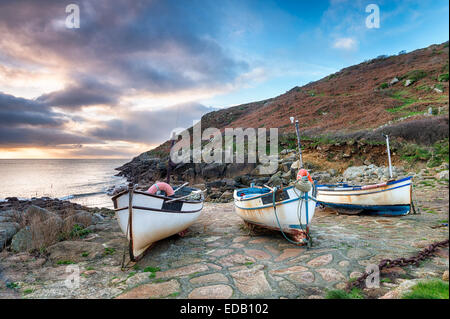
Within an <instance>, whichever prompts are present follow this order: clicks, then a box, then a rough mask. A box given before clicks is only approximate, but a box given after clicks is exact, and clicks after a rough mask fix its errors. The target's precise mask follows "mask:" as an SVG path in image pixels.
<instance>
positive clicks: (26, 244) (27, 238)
mask: <svg viewBox="0 0 450 319" xmlns="http://www.w3.org/2000/svg"><path fill="white" fill-rule="evenodd" d="M32 248H33V234H32V232H31V229H30V227H29V226H27V227H25V228H22V229H21V230H20V231H19V232H17V234H15V235H14V237H13V238H12V241H11V249H12V250H13V251H14V252H23V251H28V250H30V249H32Z"/></svg>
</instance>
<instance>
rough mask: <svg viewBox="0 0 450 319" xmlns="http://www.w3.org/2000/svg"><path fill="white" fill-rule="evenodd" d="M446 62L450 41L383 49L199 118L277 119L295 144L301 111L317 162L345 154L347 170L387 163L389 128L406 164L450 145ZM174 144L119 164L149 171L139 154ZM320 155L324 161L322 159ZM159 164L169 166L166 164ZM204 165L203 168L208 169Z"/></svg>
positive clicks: (287, 142) (215, 122) (309, 151)
mask: <svg viewBox="0 0 450 319" xmlns="http://www.w3.org/2000/svg"><path fill="white" fill-rule="evenodd" d="M448 62H449V46H448V41H447V42H445V43H442V44H438V45H431V46H429V47H427V48H423V49H418V50H415V51H412V52H409V53H400V54H398V55H393V56H379V57H376V58H374V59H371V60H368V61H364V62H362V63H360V64H357V65H353V66H350V67H347V68H344V69H342V70H340V71H339V72H336V73H334V74H330V75H328V76H326V77H324V78H322V79H320V80H318V81H315V82H311V83H308V84H306V85H304V86H301V87H300V86H297V87H294V88H291V89H290V90H288V91H287V92H286V93H284V94H281V95H279V96H277V97H274V98H271V99H267V100H263V101H257V102H253V103H247V104H242V105H237V106H233V107H229V108H224V109H219V110H217V111H214V112H210V113H208V114H205V115H204V116H203V117H202V119H201V126H202V129H206V128H208V127H215V128H218V129H220V130H221V131H223V130H224V129H225V128H226V127H232V128H238V127H241V128H248V127H251V128H260V127H265V128H271V127H277V128H278V129H279V132H280V133H281V136H280V139H279V140H280V147H281V149H283V148H295V145H296V141H295V135H294V127H293V126H292V125H291V124H290V121H289V117H290V116H295V117H296V118H298V119H299V120H300V127H301V135H302V139H304V147H305V156H306V157H309V158H311V159H313V158H314V159H316V162H317V164H318V165H319V166H322V167H325V166H331V167H332V166H333V165H335V166H336V165H338V166H339V165H340V164H339V162H340V161H341V162H342V161H343V162H345V165H340V166H339V168H340V170H342V168H345V167H348V166H349V165H350V166H351V165H357V164H362V163H363V162H371V163H375V164H381V163H384V161H385V159H384V156H385V154H384V152H385V146H384V145H383V142H384V140H383V137H382V133H384V134H389V135H390V136H391V139H392V148H393V150H394V155H393V160H394V162H398V163H400V162H401V163H402V164H403V162H405V161H406V160H410V159H411V158H412V159H413V161H416V160H418V161H423V162H427V161H429V160H430V159H431V158H432V157H433V158H434V155H433V154H434V153H436V152H441V153H442V149H448V109H449V96H448V92H449V82H448V77H449V75H448V74H449V64H448ZM190 130H192V128H190ZM337 140H340V141H344V143H336V141H337ZM355 141H357V142H358V143H354V142H355ZM436 143H437V144H436ZM319 144H320V145H322V148H321V146H320V145H319ZM169 145H170V144H169V142H165V143H163V144H161V145H160V146H158V147H157V148H155V149H153V150H150V151H148V152H145V153H143V154H141V155H139V156H137V157H136V158H134V159H133V161H132V162H130V163H129V164H126V165H124V166H123V167H121V168H119V169H118V170H119V171H121V172H122V175H125V176H128V177H132V176H135V175H136V174H135V173H133V172H132V171H131V170H130V167H133V170H137V171H138V172H139V174H141V175H142V174H145V172H146V170H147V168H145V167H144V166H145V165H144V166H142V165H141V166H140V162H141V160H142V159H145V158H155V157H158V158H161V159H164V158H166V157H167V155H168V150H169ZM323 145H326V146H325V147H323ZM436 145H438V146H436ZM436 147H438V148H439V150H438V151H436ZM330 149H332V151H327V150H330ZM396 150H397V152H395V151H396ZM330 154H331V155H333V156H331V155H330ZM337 154H341V155H348V154H350V155H349V156H340V155H337ZM424 154H425V155H424ZM321 158H322V162H323V163H320V160H318V159H321ZM447 158H448V156H447ZM447 162H448V159H447ZM341 164H342V163H341ZM160 166H161V167H160V168H161V169H160V170H161V172H162V171H164V169H163V167H162V166H164V165H162V164H161V165H160ZM192 169H193V168H192ZM193 170H194V171H195V169H193ZM198 171H199V172H198V173H199V175H202V173H201V172H202V170H201V169H200V170H198ZM238 171H239V169H236V173H248V172H246V171H245V169H244V171H243V172H238ZM182 172H183V174H184V173H185V171H184V170H183V171H182ZM150 175H151V174H150ZM191 175H193V176H195V175H196V174H195V173H194V174H191ZM228 175H229V176H228V177H233V175H234V174H231V173H230V174H228ZM157 177H161V176H159V175H157ZM149 179H151V177H149Z"/></svg>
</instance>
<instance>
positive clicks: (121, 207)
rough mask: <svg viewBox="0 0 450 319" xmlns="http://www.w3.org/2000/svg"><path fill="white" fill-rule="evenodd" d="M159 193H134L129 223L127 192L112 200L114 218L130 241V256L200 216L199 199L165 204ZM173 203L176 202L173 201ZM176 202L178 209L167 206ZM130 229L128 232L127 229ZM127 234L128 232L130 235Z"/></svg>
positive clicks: (179, 230)
mask: <svg viewBox="0 0 450 319" xmlns="http://www.w3.org/2000/svg"><path fill="white" fill-rule="evenodd" d="M170 199H171V198H167V197H166V198H165V197H163V196H156V195H154V196H151V195H148V194H145V193H142V192H134V193H133V196H132V205H131V206H132V207H131V214H132V218H131V223H130V224H129V216H130V214H129V212H130V209H129V193H128V191H127V192H124V193H122V194H120V195H119V196H117V197H116V198H115V199H114V207H115V211H116V217H117V220H118V223H119V226H120V229H121V230H122V232H123V233H124V234H125V235H127V238H128V240H131V250H132V251H131V252H132V256H134V257H137V256H139V255H141V254H142V253H143V252H144V251H145V250H146V249H147V248H148V247H149V246H151V245H152V244H153V243H154V242H156V241H158V240H161V239H164V238H167V237H169V236H172V235H174V234H177V233H179V232H181V231H183V230H185V229H186V228H188V227H189V226H191V225H192V224H193V223H194V222H195V221H196V220H197V219H198V217H199V216H200V213H201V209H202V208H203V202H202V201H198V202H181V203H178V204H171V205H170V204H169V203H167V201H168V200H170ZM175 203H176V202H175ZM175 205H177V207H176V208H179V211H175V210H172V209H170V208H171V206H172V208H173V206H175ZM130 230H131V231H130ZM130 233H131V235H130Z"/></svg>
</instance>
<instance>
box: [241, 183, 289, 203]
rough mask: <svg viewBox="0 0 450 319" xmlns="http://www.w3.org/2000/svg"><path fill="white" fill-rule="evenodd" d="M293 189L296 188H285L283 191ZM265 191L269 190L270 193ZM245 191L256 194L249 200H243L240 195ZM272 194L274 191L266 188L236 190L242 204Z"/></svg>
mask: <svg viewBox="0 0 450 319" xmlns="http://www.w3.org/2000/svg"><path fill="white" fill-rule="evenodd" d="M293 187H294V186H289V187H285V188H283V190H288V189H291V188H293ZM255 190H256V191H255ZM263 190H268V192H265V193H262V191H263ZM244 191H250V192H253V193H254V194H255V196H253V197H249V198H242V195H239V193H240V192H244ZM270 193H272V191H271V190H270V189H268V188H266V187H265V188H256V187H248V188H241V189H238V190H236V194H237V196H239V199H240V201H241V202H245V201H248V200H253V199H257V198H260V197H263V196H267V195H269V194H270ZM257 194H261V195H257Z"/></svg>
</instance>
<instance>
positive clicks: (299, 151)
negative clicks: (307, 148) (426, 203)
mask: <svg viewBox="0 0 450 319" xmlns="http://www.w3.org/2000/svg"><path fill="white" fill-rule="evenodd" d="M290 120H291V123H292V124H293V123H294V117H293V116H291V117H290ZM295 132H296V133H297V145H298V159H299V161H300V168H303V159H302V145H301V143H300V125H299V123H298V120H295Z"/></svg>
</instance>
